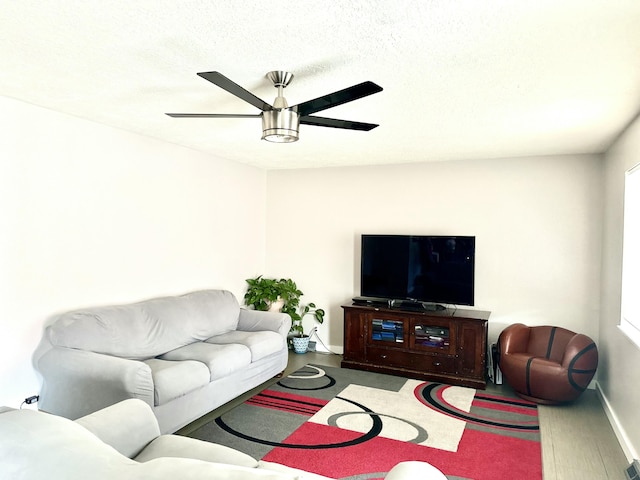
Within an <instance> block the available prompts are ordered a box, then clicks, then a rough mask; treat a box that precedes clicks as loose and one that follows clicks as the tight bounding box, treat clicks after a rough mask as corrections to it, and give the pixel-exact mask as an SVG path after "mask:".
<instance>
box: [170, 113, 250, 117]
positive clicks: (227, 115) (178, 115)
mask: <svg viewBox="0 0 640 480" xmlns="http://www.w3.org/2000/svg"><path fill="white" fill-rule="evenodd" d="M165 115H169V116H170V117H173V118H260V117H261V116H262V114H261V113H260V114H255V115H254V114H246V115H245V114H242V113H240V114H235V113H165Z"/></svg>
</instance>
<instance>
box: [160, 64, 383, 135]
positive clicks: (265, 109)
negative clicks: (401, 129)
mask: <svg viewBox="0 0 640 480" xmlns="http://www.w3.org/2000/svg"><path fill="white" fill-rule="evenodd" d="M198 75H199V76H201V77H202V78H204V79H205V80H208V81H210V82H211V83H213V84H214V85H217V86H218V87H220V88H222V89H224V90H226V91H227V92H229V93H232V94H233V95H235V96H236V97H238V98H240V99H242V100H244V101H245V102H248V103H250V104H251V105H253V106H254V107H257V108H259V109H260V110H262V112H261V113H260V114H254V115H252V114H227V113H167V115H169V116H170V117H176V118H252V117H261V118H262V139H263V140H268V141H270V142H276V143H289V142H295V141H297V140H298V130H299V128H300V124H304V125H316V126H319V127H333V128H345V129H349V130H364V131H369V130H371V129H373V128H376V127H377V126H378V125H377V124H374V123H363V122H352V121H350V120H338V119H335V118H326V117H316V116H314V115H311V114H312V113H316V112H319V111H321V110H326V109H327V108H331V107H335V106H337V105H342V104H343V103H347V102H351V101H353V100H357V99H359V98H362V97H366V96H368V95H372V94H374V93H378V92H381V91H382V87H380V86H379V85H376V84H375V83H373V82H363V83H359V84H358V85H354V86H352V87H349V88H345V89H343V90H338V91H337V92H333V93H329V94H328V95H323V96H322V97H318V98H314V99H313V100H309V101H306V102H302V103H299V104H298V105H294V106H292V107H290V106H289V104H288V103H287V100H286V99H285V98H284V96H283V95H282V91H283V90H284V89H285V87H286V86H287V85H289V83H291V80H293V74H292V73H289V72H284V71H281V70H277V71H273V72H269V73H267V78H268V79H269V80H271V82H272V83H273V86H274V87H276V88H277V89H278V96H277V97H276V99H275V100H274V102H273V105H269V104H268V103H267V102H265V101H263V100H261V99H259V98H258V97H256V96H255V95H254V94H253V93H251V92H249V91H248V90H245V89H244V88H242V87H241V86H240V85H238V84H236V83H234V82H232V81H231V80H229V79H228V78H227V77H225V76H224V75H222V74H221V73H220V72H201V73H198Z"/></svg>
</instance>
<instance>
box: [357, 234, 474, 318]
mask: <svg viewBox="0 0 640 480" xmlns="http://www.w3.org/2000/svg"><path fill="white" fill-rule="evenodd" d="M474 264H475V237H469V236H439V235H438V236H427V235H362V259H361V270H360V273H361V276H360V292H361V295H362V296H363V297H377V298H386V299H390V300H409V301H416V302H425V303H437V304H443V303H444V304H447V303H448V304H455V305H473V304H474V303H473V302H474V298H473V293H474Z"/></svg>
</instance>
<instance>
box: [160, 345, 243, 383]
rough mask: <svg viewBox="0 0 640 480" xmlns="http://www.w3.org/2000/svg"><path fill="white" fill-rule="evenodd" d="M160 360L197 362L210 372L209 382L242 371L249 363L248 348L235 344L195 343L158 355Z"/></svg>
mask: <svg viewBox="0 0 640 480" xmlns="http://www.w3.org/2000/svg"><path fill="white" fill-rule="evenodd" d="M158 358H159V359H161V360H197V361H198V362H202V363H204V364H205V365H206V366H207V368H208V369H209V372H210V379H211V381H213V380H216V379H218V378H222V377H226V376H227V375H229V374H231V373H233V372H236V371H238V370H242V369H243V368H245V367H246V366H247V365H249V364H250V363H251V351H250V350H249V347H246V346H244V345H240V344H237V343H234V344H231V345H213V344H211V343H205V342H197V343H192V344H191V345H185V346H184V347H180V348H176V349H175V350H172V351H170V352H167V353H165V354H164V355H160V356H159V357H158Z"/></svg>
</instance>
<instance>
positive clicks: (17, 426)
mask: <svg viewBox="0 0 640 480" xmlns="http://www.w3.org/2000/svg"><path fill="white" fill-rule="evenodd" d="M0 477H1V478H7V479H9V478H11V479H21V480H42V479H47V480H86V479H88V478H90V479H92V480H113V479H118V480H129V479H145V480H164V479H167V480H169V479H171V480H175V479H181V480H198V479H214V478H215V479H216V480H252V479H256V480H295V479H298V480H327V479H326V477H322V476H319V475H315V474H311V473H307V472H304V471H301V470H295V469H292V468H289V467H286V466H283V465H279V464H274V463H269V462H262V461H257V460H255V459H254V458H252V457H250V456H248V455H245V454H244V453H242V452H239V451H237V450H233V449H231V448H229V447H224V446H222V445H216V444H213V443H208V442H203V441H201V440H196V439H193V438H188V437H181V436H179V435H160V430H159V427H158V423H157V421H156V419H155V417H154V415H153V412H152V410H151V408H150V407H149V406H148V405H147V404H146V403H145V402H143V401H141V400H137V399H129V400H125V401H122V402H119V403H117V404H115V405H112V406H110V407H107V408H105V409H102V410H100V411H98V412H95V413H92V414H90V415H87V416H85V417H82V418H80V419H78V420H76V421H75V422H74V421H71V420H69V419H66V418H63V417H58V416H55V415H50V414H47V413H44V412H38V411H34V410H13V409H9V408H6V407H0ZM415 479H421V480H446V477H445V476H444V475H443V474H442V473H441V472H440V471H439V470H437V469H436V468H435V467H433V466H431V465H429V464H427V463H422V462H404V463H400V464H398V465H396V466H395V467H394V468H393V469H392V470H391V471H390V472H389V473H388V474H387V476H386V477H385V480H415Z"/></svg>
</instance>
